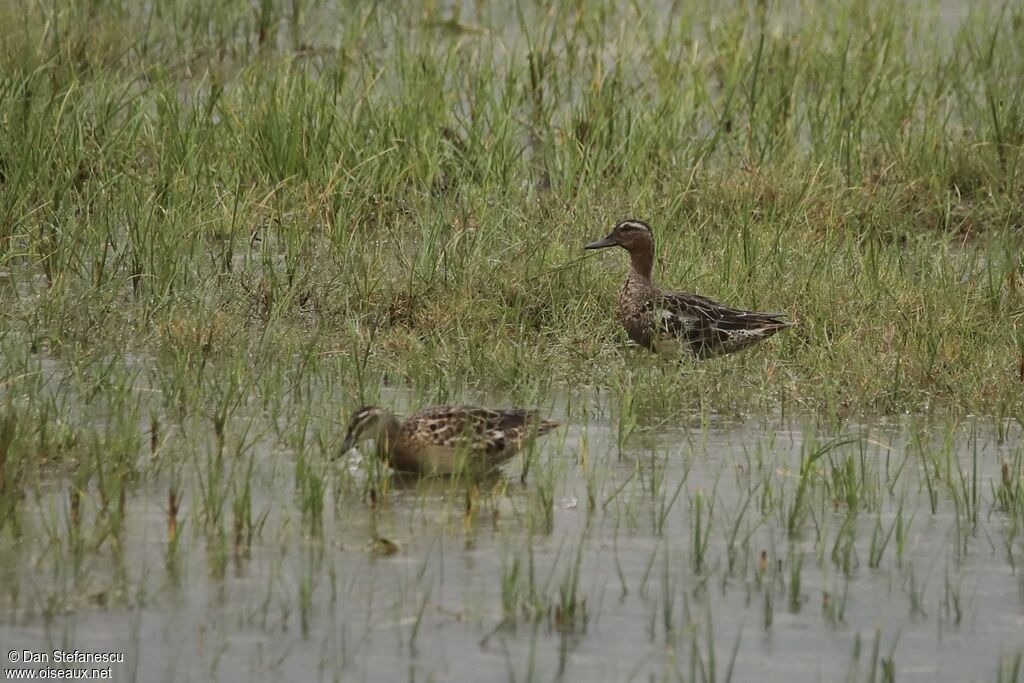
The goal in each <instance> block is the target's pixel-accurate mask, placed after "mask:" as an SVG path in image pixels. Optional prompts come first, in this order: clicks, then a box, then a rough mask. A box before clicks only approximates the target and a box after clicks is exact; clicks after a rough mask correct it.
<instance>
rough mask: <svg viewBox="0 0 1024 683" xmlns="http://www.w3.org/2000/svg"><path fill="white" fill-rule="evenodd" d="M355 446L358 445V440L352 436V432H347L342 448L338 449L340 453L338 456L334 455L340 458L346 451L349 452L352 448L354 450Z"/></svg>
mask: <svg viewBox="0 0 1024 683" xmlns="http://www.w3.org/2000/svg"><path fill="white" fill-rule="evenodd" d="M355 447H356V440H355V439H353V438H352V435H351V434H346V435H345V440H344V441H342V442H341V450H340V451H338V454H337V455H336V456H334V457H335V458H340V457H342V456H344V455H345V454H346V453H348V452H349V451H350V450H352V449H353V448H355Z"/></svg>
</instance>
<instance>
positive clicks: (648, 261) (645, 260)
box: [629, 242, 654, 282]
mask: <svg viewBox="0 0 1024 683" xmlns="http://www.w3.org/2000/svg"><path fill="white" fill-rule="evenodd" d="M629 259H630V262H631V263H632V265H633V274H634V275H637V276H639V277H640V278H641V279H642V280H644V281H645V282H650V281H651V270H652V268H653V266H654V244H653V243H652V242H642V243H640V244H638V245H636V246H635V247H633V248H632V249H630V251H629Z"/></svg>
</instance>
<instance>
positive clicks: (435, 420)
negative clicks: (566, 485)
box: [338, 405, 560, 476]
mask: <svg viewBox="0 0 1024 683" xmlns="http://www.w3.org/2000/svg"><path fill="white" fill-rule="evenodd" d="M559 425H560V423H559V422H557V421H555V420H548V419H542V418H541V417H540V416H539V414H538V412H537V411H536V410H531V409H524V408H510V409H502V410H492V409H489V408H480V407H477V406H448V405H446V406H432V407H429V408H424V409H423V410H420V411H419V412H417V413H414V414H412V415H410V416H408V417H406V418H405V419H402V418H401V417H400V416H398V415H395V414H393V413H392V412H391V411H389V410H388V409H386V408H382V407H380V406H365V407H363V408H360V409H359V410H357V411H356V412H355V413H353V415H352V418H351V420H350V421H349V425H348V431H347V432H346V434H345V440H344V441H343V442H342V445H341V451H340V453H338V457H341V456H343V455H345V454H346V453H348V452H349V451H351V450H352V449H353V448H355V447H356V446H357V445H358V444H360V443H362V442H363V441H368V440H371V439H372V440H374V441H375V442H376V455H377V457H378V458H380V459H381V460H382V461H383V462H384V463H385V464H387V465H388V466H389V467H391V468H392V469H393V470H395V471H396V472H399V473H403V474H416V475H441V476H445V475H451V474H454V473H456V472H459V471H462V470H463V469H469V470H472V471H474V472H476V471H485V472H486V471H493V470H495V469H496V468H497V467H498V466H499V465H501V464H502V463H504V462H505V461H506V460H508V459H510V458H511V457H512V456H513V455H515V454H516V453H518V452H519V450H520V449H521V448H522V447H523V446H524V445H526V444H527V443H528V442H529V441H530V440H532V439H534V438H536V437H538V436H542V435H544V434H546V433H548V432H550V431H551V430H553V429H555V428H556V427H558V426H559Z"/></svg>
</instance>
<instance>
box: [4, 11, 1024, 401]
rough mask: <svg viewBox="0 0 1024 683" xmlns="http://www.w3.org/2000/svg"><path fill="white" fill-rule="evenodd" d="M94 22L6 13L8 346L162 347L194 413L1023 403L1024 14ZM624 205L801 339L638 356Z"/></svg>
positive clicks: (272, 15)
mask: <svg viewBox="0 0 1024 683" xmlns="http://www.w3.org/2000/svg"><path fill="white" fill-rule="evenodd" d="M88 7H89V9H88V10H85V9H82V8H80V7H78V6H77V5H74V4H68V5H67V6H61V5H60V4H57V5H38V4H33V3H14V4H13V5H11V6H10V7H8V8H6V9H4V10H2V11H3V12H5V13H6V14H8V15H9V16H8V18H9V19H10V21H4V22H0V23H2V25H4V26H6V27H8V28H7V29H5V34H4V36H3V38H4V40H3V45H4V47H3V49H2V52H0V64H2V66H3V69H2V78H0V120H3V122H4V125H3V127H2V132H0V268H2V269H3V270H2V280H0V285H2V287H0V297H2V298H3V300H4V302H5V312H4V317H5V318H6V321H7V323H8V324H7V326H6V327H7V329H8V332H7V333H6V334H4V335H3V339H4V341H3V347H4V348H5V349H9V350H10V349H15V348H25V347H27V348H30V349H32V350H33V351H34V352H43V353H46V354H49V355H53V356H59V357H61V358H65V359H68V358H70V359H72V360H75V361H78V360H79V359H82V358H85V357H90V356H91V357H96V356H108V355H110V354H113V355H114V356H115V357H124V356H126V355H129V354H130V355H132V356H136V355H138V356H142V357H146V358H147V359H151V360H147V365H150V366H151V367H152V366H154V365H155V367H156V368H157V373H158V375H159V376H160V378H161V386H160V387H159V388H160V389H161V390H162V391H163V392H164V398H165V400H167V401H169V402H176V403H178V404H179V408H180V409H181V410H185V411H188V410H189V405H188V403H189V402H190V398H191V397H192V395H193V394H194V393H195V392H204V391H205V389H204V387H203V386H202V384H203V383H202V382H201V381H200V380H199V379H198V378H199V377H200V376H204V375H206V376H209V375H210V372H211V371H213V372H214V373H220V374H223V375H225V376H227V375H229V372H230V371H229V370H228V368H230V367H232V366H234V368H235V369H236V371H241V372H242V373H244V374H243V375H241V376H240V384H239V385H238V386H236V387H234V389H232V388H231V387H227V388H226V390H225V393H224V394H223V395H222V397H221V398H222V400H223V403H222V404H221V407H222V409H224V410H227V409H230V406H231V404H232V401H234V400H236V399H237V397H238V396H241V395H244V391H245V390H249V391H252V390H256V391H259V389H260V386H259V385H260V384H261V379H260V378H261V377H264V376H265V375H270V376H273V377H275V380H274V381H272V382H271V384H272V388H274V389H276V388H277V386H278V378H281V376H282V375H284V374H289V375H292V376H291V377H289V380H290V381H289V387H290V388H291V387H293V386H294V389H295V390H299V388H300V387H301V383H302V381H303V378H302V375H303V374H309V373H312V374H318V375H321V376H323V375H326V376H329V377H331V378H332V379H334V380H336V381H338V382H340V383H341V384H342V385H343V386H345V387H346V390H347V391H350V392H351V393H352V396H353V399H352V402H353V403H354V402H355V401H356V398H355V397H356V396H358V397H359V400H365V399H366V398H367V397H368V395H372V394H373V393H374V392H375V388H374V387H376V386H377V384H378V383H379V381H380V380H381V379H382V378H385V379H386V380H388V381H390V382H398V381H405V382H408V383H411V384H413V385H414V386H416V387H418V388H420V389H421V390H422V391H424V392H426V393H428V394H433V395H434V397H435V398H437V399H439V400H440V399H443V398H444V397H445V396H446V395H448V394H451V393H459V392H461V391H462V390H463V389H464V388H465V387H466V386H479V387H481V388H484V389H487V390H491V389H502V390H510V391H512V392H513V393H520V392H525V393H527V394H536V393H537V392H538V391H540V392H542V393H546V391H547V390H548V389H550V388H551V386H553V385H557V384H575V383H577V382H585V383H588V384H598V385H605V386H629V385H631V384H633V383H634V382H635V381H636V380H635V379H633V378H636V377H643V380H642V382H643V385H644V386H645V389H644V391H643V393H648V392H650V393H651V395H652V396H656V397H657V402H658V403H661V402H662V401H664V402H667V403H668V404H669V407H671V408H680V407H695V406H697V405H700V406H702V407H705V408H712V409H730V410H731V409H737V408H759V409H763V408H765V407H769V408H770V407H773V406H776V405H778V404H779V403H780V402H781V403H783V404H795V405H796V406H797V407H801V408H810V409H823V410H828V411H835V412H840V413H844V414H845V413H849V412H851V411H861V410H864V411H871V412H878V411H883V412H896V411H902V410H906V409H910V410H930V409H933V408H934V407H935V406H949V407H951V408H952V409H954V410H961V411H962V410H973V411H983V412H989V413H999V414H1000V415H1006V416H1015V415H1018V414H1019V412H1020V398H1019V397H1020V391H1019V382H1020V368H1021V367H1022V365H1021V364H1022V363H1024V355H1022V354H1021V342H1020V340H1021V335H1020V333H1019V332H1018V330H1017V324H1016V320H1017V319H1018V318H1019V315H1020V312H1021V310H1022V303H1021V296H1022V286H1021V285H1022V280H1021V275H1022V268H1024V266H1022V262H1021V259H1020V257H1019V254H1020V246H1021V240H1020V233H1021V225H1022V213H1021V206H1020V202H1019V201H1018V200H1019V197H1020V195H1021V190H1022V179H1021V174H1019V173H1018V166H1019V164H1020V159H1021V149H1022V143H1024V96H1022V95H1021V93H1022V92H1024V87H1021V86H1022V85H1024V83H1022V82H1021V79H1022V76H1021V74H1022V73H1024V69H1022V68H1021V66H1022V62H1024V51H1022V49H1021V47H1020V45H1022V44H1024V40H1020V39H1019V38H1020V37H1021V31H1022V30H1024V29H1022V28H1021V26H1022V21H1024V20H1022V15H1021V13H1020V10H1019V8H1016V7H1015V6H1013V5H1012V4H1003V5H993V6H980V7H976V8H973V9H971V10H970V11H969V12H966V13H965V14H964V15H963V16H962V17H957V18H955V19H953V20H950V19H942V18H941V17H940V15H938V14H937V13H936V12H935V9H934V7H932V6H930V5H921V4H918V3H904V4H899V5H895V6H892V5H890V4H887V3H877V4H875V3H852V2H851V3H846V4H844V5H842V6H840V8H839V9H838V10H837V11H836V12H835V13H827V14H823V13H821V12H820V11H818V10H816V9H815V8H814V7H813V6H808V7H805V8H803V11H791V10H790V9H789V7H788V6H782V5H779V6H773V5H772V4H771V3H767V4H759V5H757V6H755V7H753V8H747V7H746V6H740V7H736V8H732V9H721V8H718V7H717V5H715V6H714V10H712V6H711V5H709V6H707V7H705V6H703V5H702V3H697V4H696V5H693V6H692V7H687V8H685V9H683V8H679V7H674V8H673V9H672V10H671V11H670V10H669V8H668V7H661V6H650V7H647V8H641V7H638V6H634V7H631V8H628V9H623V8H619V7H618V6H616V5H615V4H614V3H608V4H607V5H604V6H602V7H601V8H600V9H599V8H597V7H594V8H588V9H586V10H583V9H582V8H578V9H573V10H570V9H562V10H558V11H551V12H547V11H545V10H543V9H542V7H541V6H539V5H538V6H535V5H532V4H525V5H519V6H518V15H509V16H504V15H502V14H500V13H499V12H498V11H497V10H496V9H493V10H488V9H486V8H482V7H481V8H478V9H477V10H475V11H474V10H470V9H468V8H465V9H461V6H458V7H457V8H456V9H455V10H453V11H454V12H455V14H454V15H451V16H447V15H444V14H443V13H442V14H440V15H439V14H438V13H439V12H441V10H439V9H430V8H427V9H425V10H424V14H423V15H419V14H415V13H413V14H408V13H401V14H400V13H397V12H393V11H391V10H389V9H388V8H387V7H386V6H385V5H380V6H375V7H374V8H357V7H354V8H349V7H347V6H346V4H345V3H328V2H325V3H314V2H297V3H291V5H290V9H289V10H285V9H284V8H283V7H279V6H277V4H276V3H260V5H259V8H260V9H258V10H253V9H252V6H251V5H250V4H249V3H240V2H231V1H225V2H219V3H213V4H211V5H209V6H204V7H203V8H199V7H198V6H195V5H194V4H193V3H178V4H176V5H175V6H174V7H175V9H173V10H164V9H158V8H136V7H135V5H134V4H132V3H120V2H112V3H100V4H91V5H88ZM460 11H462V12H465V13H469V14H473V13H474V12H476V13H477V14H476V15H475V16H474V17H473V18H472V20H467V19H466V18H465V17H462V16H461V15H460V14H458V12H460ZM516 16H518V17H519V18H518V19H517V18H516ZM506 20H507V23H503V22H506ZM466 21H468V23H465V22H466ZM625 25H631V26H633V27H634V28H633V29H632V30H629V31H624V30H621V29H620V27H621V26H625ZM329 26H337V27H340V31H336V30H333V29H329V28H327V27H329ZM473 27H483V28H481V30H475V29H474V28H473ZM471 29H472V30H471ZM936 35H942V36H943V37H944V39H943V40H935V39H934V37H935V36H936ZM397 38H400V40H399V39H397ZM626 214H632V215H638V216H641V217H645V218H648V219H650V221H651V222H652V224H653V226H654V230H655V235H656V236H657V238H658V241H659V249H660V251H659V254H660V257H659V260H658V266H657V268H658V273H657V275H658V277H659V278H660V279H661V280H662V281H663V282H664V283H665V284H667V285H672V286H676V287H680V288H688V289H693V290H696V291H699V292H702V293H705V294H708V295H712V296H715V297H717V298H721V299H723V300H724V301H727V302H731V303H735V304H737V305H742V306H747V307H753V308H766V309H772V310H786V311H789V312H790V313H791V314H792V315H793V317H794V318H796V319H797V320H799V321H800V323H801V325H800V326H799V327H798V328H796V329H795V330H792V331H790V332H788V333H787V334H785V335H782V336H780V337H779V338H777V339H775V340H773V341H772V342H770V343H769V344H767V345H766V346H765V348H764V349H761V350H757V351H754V352H752V353H750V354H748V355H746V356H745V357H742V358H735V359H728V360H723V361H713V362H709V363H704V364H701V365H699V366H696V367H694V366H691V364H689V363H682V364H678V365H664V364H663V363H661V362H657V361H652V360H651V359H649V358H646V357H645V356H644V354H642V353H640V352H638V351H636V350H633V349H628V348H625V349H624V348H623V344H622V342H623V340H624V337H623V334H622V332H621V331H620V330H619V329H618V325H617V323H616V322H615V321H614V319H613V309H614V304H613V297H614V293H615V291H616V290H617V287H618V285H617V281H618V280H619V277H620V275H619V274H620V273H621V271H622V270H623V268H624V264H623V263H622V259H618V258H611V257H609V258H607V259H601V260H593V259H585V258H584V257H583V253H582V251H581V246H582V244H583V243H585V242H586V241H588V240H590V239H592V238H594V237H595V236H596V235H601V234H603V233H604V232H605V230H606V229H607V227H608V226H609V225H610V223H611V222H612V220H613V219H615V218H616V217H621V216H623V215H626ZM537 349H540V350H541V351H542V352H540V353H537V352H536V350H537ZM7 355H8V356H9V355H10V354H9V353H8V354H7ZM297 358H300V359H303V360H302V361H301V362H300V363H298V364H297V365H298V367H296V359H297ZM6 364H7V365H8V368H7V369H10V370H12V371H13V370H15V368H14V367H11V361H10V360H8V361H7V363H6ZM282 365H283V366H284V367H285V368H287V370H282V369H280V368H279V367H278V366H282ZM595 367H602V368H603V370H602V372H601V373H595V372H594V369H593V368H595ZM649 370H650V371H649ZM254 371H255V372H254ZM652 371H653V372H652ZM637 373H639V374H637ZM11 374H13V375H14V376H17V373H11ZM252 374H255V375H256V379H255V380H254V382H253V384H254V386H252V387H248V386H247V384H248V382H249V380H246V379H241V378H242V377H244V376H248V375H252ZM294 382H298V384H293V383H294ZM649 384H654V385H655V388H650V389H648V388H646V385H649ZM693 386H700V387H702V391H701V392H700V395H699V397H698V396H696V395H694V392H692V391H691V390H690V388H691V387H693ZM12 389H13V387H12ZM235 390H242V393H237V392H236V393H234V394H233V393H232V392H233V391H235ZM196 398H197V399H199V397H196ZM199 400H202V399H199ZM265 400H268V401H273V400H274V399H273V398H272V397H267V398H265ZM638 400H639V401H640V403H644V402H645V401H646V400H649V399H644V398H642V397H638ZM220 417H221V418H222V417H223V412H222V413H221V415H220ZM212 419H215V420H216V419H219V418H218V417H216V416H214V417H213V418H212Z"/></svg>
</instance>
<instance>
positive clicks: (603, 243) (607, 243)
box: [583, 237, 616, 249]
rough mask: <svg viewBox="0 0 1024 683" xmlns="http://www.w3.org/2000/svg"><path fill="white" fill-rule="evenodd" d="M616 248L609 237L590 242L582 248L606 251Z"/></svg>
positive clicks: (613, 241)
mask: <svg viewBox="0 0 1024 683" xmlns="http://www.w3.org/2000/svg"><path fill="white" fill-rule="evenodd" d="M614 246H616V243H615V240H613V239H612V238H611V237H605V238H604V239H603V240H598V241H596V242H591V243H590V244H588V245H586V246H585V247H583V248H584V249H606V248H608V247H614Z"/></svg>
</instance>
